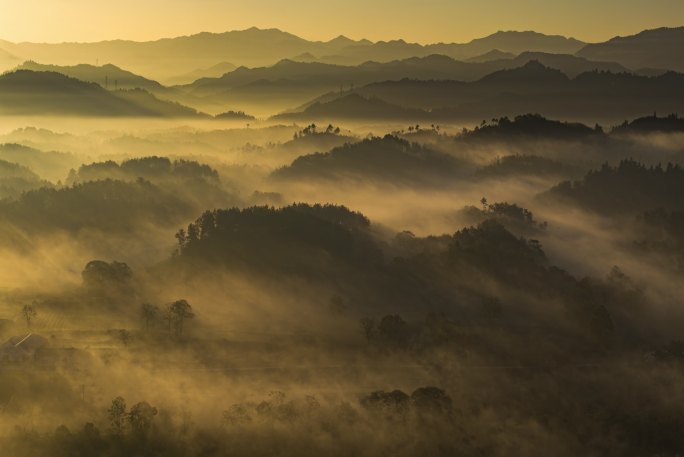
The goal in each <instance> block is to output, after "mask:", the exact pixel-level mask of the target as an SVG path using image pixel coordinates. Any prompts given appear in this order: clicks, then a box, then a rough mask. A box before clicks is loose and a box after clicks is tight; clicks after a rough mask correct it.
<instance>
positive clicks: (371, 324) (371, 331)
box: [360, 317, 376, 343]
mask: <svg viewBox="0 0 684 457" xmlns="http://www.w3.org/2000/svg"><path fill="white" fill-rule="evenodd" d="M360 324H361V330H362V331H363V336H365V337H366V341H368V342H369V343H370V342H371V341H372V340H373V338H374V337H375V330H376V329H375V327H376V324H375V319H371V318H369V317H364V318H363V319H361V321H360Z"/></svg>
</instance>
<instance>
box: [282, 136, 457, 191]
mask: <svg viewBox="0 0 684 457" xmlns="http://www.w3.org/2000/svg"><path fill="white" fill-rule="evenodd" d="M463 173H464V171H463V164H462V163H461V162H460V161H459V160H457V159H455V158H453V157H451V156H449V155H446V154H444V153H441V152H437V151H433V150H431V149H428V148H426V147H423V146H420V145H418V144H416V143H409V142H408V141H406V140H402V139H399V138H397V137H395V136H391V135H387V136H385V137H384V138H372V139H367V140H363V141H361V142H359V143H350V144H346V145H344V146H341V147H337V148H335V149H333V150H331V151H330V152H327V153H316V154H310V155H305V156H302V157H299V158H297V159H296V160H295V161H294V162H292V164H291V165H290V166H288V167H284V168H281V169H279V170H277V171H275V172H274V173H273V177H275V178H280V179H309V180H335V179H351V180H358V181H362V180H366V179H370V180H376V181H385V182H388V183H392V184H396V185H405V184H413V185H433V184H435V183H437V184H438V185H441V184H444V183H445V182H446V181H449V180H455V179H457V178H458V177H459V176H462V175H463Z"/></svg>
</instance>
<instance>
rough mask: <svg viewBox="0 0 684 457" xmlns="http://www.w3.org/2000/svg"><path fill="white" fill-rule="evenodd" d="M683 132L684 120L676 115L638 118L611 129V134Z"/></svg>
mask: <svg viewBox="0 0 684 457" xmlns="http://www.w3.org/2000/svg"><path fill="white" fill-rule="evenodd" d="M681 132H684V118H682V117H679V116H678V115H677V114H671V115H669V116H665V117H658V116H657V115H653V116H646V117H640V118H638V119H635V120H633V121H631V122H628V121H625V122H624V123H623V124H621V125H619V126H617V127H615V128H613V130H612V133H618V134H620V133H637V134H641V133H681Z"/></svg>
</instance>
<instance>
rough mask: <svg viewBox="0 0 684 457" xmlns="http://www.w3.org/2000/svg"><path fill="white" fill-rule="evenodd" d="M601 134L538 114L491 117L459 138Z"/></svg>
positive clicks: (565, 137)
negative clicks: (510, 117)
mask: <svg viewBox="0 0 684 457" xmlns="http://www.w3.org/2000/svg"><path fill="white" fill-rule="evenodd" d="M601 134H603V130H602V129H600V128H598V127H597V128H594V129H592V128H589V127H587V126H586V125H584V124H580V123H569V122H561V121H554V120H550V119H546V118H545V117H543V116H541V115H539V114H524V115H520V116H515V118H514V119H513V120H511V119H509V118H507V117H502V118H499V119H492V122H491V123H487V122H485V123H483V124H482V125H480V126H476V127H475V128H474V129H473V130H470V131H468V130H465V131H464V132H463V135H461V139H463V140H466V141H472V140H485V141H487V140H498V139H501V140H505V141H509V140H512V139H514V138H515V137H528V138H534V139H547V138H548V139H556V140H579V139H586V138H591V137H595V136H597V135H601Z"/></svg>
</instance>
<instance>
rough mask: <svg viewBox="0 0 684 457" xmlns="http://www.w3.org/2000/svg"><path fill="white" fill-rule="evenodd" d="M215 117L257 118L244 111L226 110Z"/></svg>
mask: <svg viewBox="0 0 684 457" xmlns="http://www.w3.org/2000/svg"><path fill="white" fill-rule="evenodd" d="M214 118H215V119H222V120H234V121H253V120H255V119H256V118H255V117H254V116H250V115H249V114H246V113H244V112H242V111H226V112H225V113H220V114H217V115H216V116H214Z"/></svg>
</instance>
